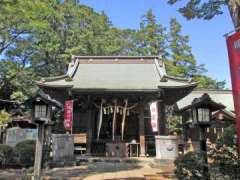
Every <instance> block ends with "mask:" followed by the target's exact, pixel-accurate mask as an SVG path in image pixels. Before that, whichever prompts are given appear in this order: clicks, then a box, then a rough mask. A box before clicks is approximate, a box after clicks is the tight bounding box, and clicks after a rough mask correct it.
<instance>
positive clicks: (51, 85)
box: [37, 56, 197, 156]
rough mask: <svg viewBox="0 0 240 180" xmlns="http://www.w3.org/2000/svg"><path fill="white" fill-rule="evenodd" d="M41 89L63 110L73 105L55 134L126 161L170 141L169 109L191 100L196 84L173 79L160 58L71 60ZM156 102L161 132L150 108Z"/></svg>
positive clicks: (90, 151)
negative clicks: (160, 139) (131, 151)
mask: <svg viewBox="0 0 240 180" xmlns="http://www.w3.org/2000/svg"><path fill="white" fill-rule="evenodd" d="M37 85H38V86H39V88H40V89H41V90H43V91H44V92H45V93H46V94H49V95H50V96H51V97H52V98H54V99H56V100H58V101H59V102H61V103H62V104H65V102H66V101H72V102H73V112H72V113H73V115H72V121H71V122H70V124H68V126H67V127H66V124H65V127H64V123H65V122H64V121H65V120H64V117H62V118H61V123H60V124H61V125H62V126H60V127H59V128H57V129H56V130H55V131H56V132H55V133H71V134H73V136H74V137H76V138H74V139H75V140H74V143H75V145H76V146H79V147H82V148H83V149H85V150H86V153H87V154H89V155H98V156H126V152H127V150H126V144H131V143H134V144H137V145H138V146H139V148H138V149H139V150H138V152H137V155H140V156H146V155H149V154H151V153H152V150H153V146H154V136H155V135H167V132H166V127H165V126H166V121H165V106H168V105H173V104H175V103H176V102H177V101H178V100H180V99H181V98H183V97H185V96H186V95H188V94H189V93H190V92H191V91H192V90H193V89H194V88H195V87H196V86H197V83H196V82H193V81H191V80H187V79H182V78H178V77H172V76H169V75H168V74H167V73H166V68H165V65H164V63H163V61H162V60H161V59H160V58H159V57H157V56H73V57H72V60H71V62H70V63H69V65H68V69H67V72H66V74H65V75H62V76H58V77H49V78H42V79H41V80H40V81H38V82H37ZM152 102H157V111H158V117H157V118H158V121H157V124H155V126H157V128H155V129H157V131H156V132H154V131H153V125H154V124H153V122H151V116H150V110H149V105H150V103H152Z"/></svg>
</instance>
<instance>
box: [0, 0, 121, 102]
mask: <svg viewBox="0 0 240 180" xmlns="http://www.w3.org/2000/svg"><path fill="white" fill-rule="evenodd" d="M0 14H1V17H0V55H1V56H0V57H1V59H2V61H1V62H0V96H1V97H4V99H9V98H10V97H12V98H14V99H15V98H16V97H17V98H20V99H24V96H29V95H31V94H32V91H34V89H35V88H34V80H36V79H37V77H39V76H40V77H45V76H55V75H60V74H63V73H64V70H65V67H66V64H67V63H68V62H69V60H70V56H71V54H81V55H118V54H119V52H120V51H121V49H122V46H121V43H122V41H121V39H120V36H119V31H120V30H118V29H116V28H114V27H112V25H111V23H110V21H109V20H108V17H107V16H106V15H105V13H104V12H103V13H100V14H99V13H96V12H94V11H93V9H91V8H89V7H86V6H83V5H80V4H79V3H77V1H67V0H66V1H58V0H50V1H45V0H44V1H40V0H39V1H38V0H37V1H30V0H21V1H20V0H16V1H14V3H13V2H12V1H10V0H9V1H4V2H1V6H0ZM22 95H23V96H22Z"/></svg>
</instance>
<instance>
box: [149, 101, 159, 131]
mask: <svg viewBox="0 0 240 180" xmlns="http://www.w3.org/2000/svg"><path fill="white" fill-rule="evenodd" d="M157 107H158V106H157V102H152V103H151V104H150V114H151V125H152V131H153V132H158V108H157Z"/></svg>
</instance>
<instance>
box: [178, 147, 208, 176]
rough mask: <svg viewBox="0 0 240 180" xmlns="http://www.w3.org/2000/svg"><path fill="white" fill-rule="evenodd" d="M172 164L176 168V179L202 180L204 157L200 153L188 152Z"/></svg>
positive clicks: (204, 164)
mask: <svg viewBox="0 0 240 180" xmlns="http://www.w3.org/2000/svg"><path fill="white" fill-rule="evenodd" d="M174 164H175V166H176V170H175V174H176V177H177V178H178V179H192V180H193V179H194V180H198V179H199V180H202V179H204V178H203V174H204V173H203V172H204V167H205V166H206V163H205V161H204V155H203V154H202V153H196V152H189V153H186V154H184V155H181V156H179V157H178V158H177V159H176V160H175V161H174Z"/></svg>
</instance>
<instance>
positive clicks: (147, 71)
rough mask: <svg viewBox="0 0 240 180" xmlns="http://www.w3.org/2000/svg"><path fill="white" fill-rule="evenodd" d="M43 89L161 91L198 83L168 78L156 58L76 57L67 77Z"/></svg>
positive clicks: (45, 80)
mask: <svg viewBox="0 0 240 180" xmlns="http://www.w3.org/2000/svg"><path fill="white" fill-rule="evenodd" d="M37 84H38V85H39V86H40V87H50V88H71V89H73V90H77V91H86V90H87V91H88V90H97V91H158V90H159V88H171V89H172V88H190V89H193V88H194V87H195V86H196V85H197V83H196V82H192V81H189V80H187V79H182V78H176V77H170V76H168V75H167V73H166V70H165V66H164V63H163V62H162V60H160V59H159V58H158V57H156V56H74V57H73V59H72V62H71V63H70V64H69V67H68V71H67V73H66V74H65V75H63V76H58V77H53V78H42V79H41V81H38V82H37Z"/></svg>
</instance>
